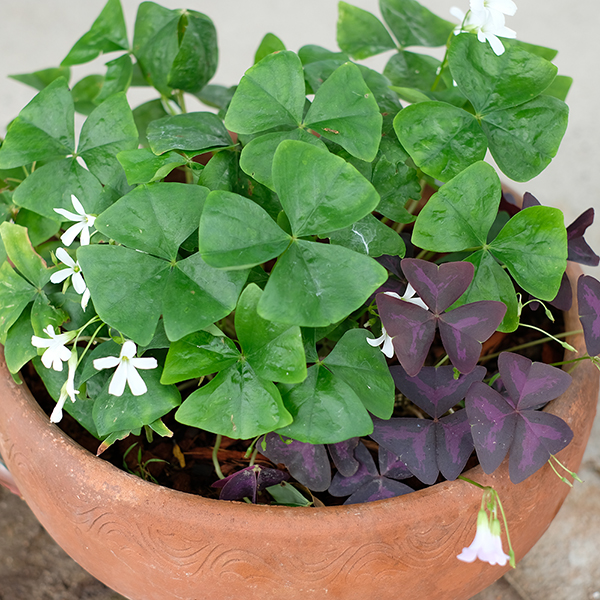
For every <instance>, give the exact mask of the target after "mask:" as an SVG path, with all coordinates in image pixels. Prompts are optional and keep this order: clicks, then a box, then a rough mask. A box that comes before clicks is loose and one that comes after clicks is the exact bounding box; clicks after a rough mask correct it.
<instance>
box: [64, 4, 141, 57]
mask: <svg viewBox="0 0 600 600" xmlns="http://www.w3.org/2000/svg"><path fill="white" fill-rule="evenodd" d="M128 48H129V42H128V41H127V28H126V27H125V19H124V17H123V9H122V8H121V2H120V0H108V2H107V3H106V5H105V6H104V8H103V9H102V12H101V13H100V15H99V16H98V18H97V19H96V20H95V21H94V23H93V25H92V26H91V28H90V30H89V31H87V32H86V33H84V34H83V35H82V36H81V37H80V38H79V39H78V40H77V42H76V43H75V45H74V46H73V47H72V48H71V50H69V54H67V56H66V58H65V59H64V60H63V61H62V63H61V64H62V65H79V64H82V63H86V62H89V61H91V60H93V59H94V58H96V57H97V56H99V55H100V54H101V53H102V52H114V51H115V50H127V49H128Z"/></svg>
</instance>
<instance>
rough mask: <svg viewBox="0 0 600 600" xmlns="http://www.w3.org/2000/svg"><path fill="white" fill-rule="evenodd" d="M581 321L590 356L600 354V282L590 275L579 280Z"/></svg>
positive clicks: (578, 299)
mask: <svg viewBox="0 0 600 600" xmlns="http://www.w3.org/2000/svg"><path fill="white" fill-rule="evenodd" d="M577 303H578V305H579V320H580V321H581V326H582V327H583V335H584V337H585V345H586V347H587V351H588V354H589V355H590V356H597V355H598V354H600V281H598V280H597V279H595V278H594V277H591V276H590V275H582V276H581V277H580V278H579V279H578V280H577Z"/></svg>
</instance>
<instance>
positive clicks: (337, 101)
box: [304, 62, 382, 161]
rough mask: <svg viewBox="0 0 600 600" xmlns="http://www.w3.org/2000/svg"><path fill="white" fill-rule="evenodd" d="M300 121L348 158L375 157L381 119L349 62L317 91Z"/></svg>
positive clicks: (356, 70)
mask: <svg viewBox="0 0 600 600" xmlns="http://www.w3.org/2000/svg"><path fill="white" fill-rule="evenodd" d="M304 122H305V124H306V126H307V127H309V128H310V129H313V130H314V131H316V132H318V133H319V134H320V135H322V136H323V137H325V138H327V139H329V140H331V141H333V142H335V143H336V144H339V145H340V146H342V148H344V149H345V150H347V151H348V152H350V154H352V156H356V157H357V158H360V159H361V160H366V161H372V160H373V159H374V158H375V156H376V155H377V150H378V148H379V142H380V141H381V124H382V116H381V114H380V113H379V107H378V105H377V101H376V100H375V97H374V95H373V93H372V92H371V90H370V89H369V88H368V87H367V84H366V83H365V81H364V79H363V77H362V75H361V73H360V70H359V68H358V67H357V66H356V65H354V64H352V63H350V62H348V63H345V64H343V65H342V66H341V67H339V68H337V69H336V70H335V71H334V72H333V73H332V74H331V76H330V77H328V78H327V81H325V82H324V83H323V85H322V86H321V87H320V88H319V90H318V91H317V93H316V95H315V99H314V100H313V103H312V104H311V106H310V108H309V109H308V113H307V114H306V117H305V118H304Z"/></svg>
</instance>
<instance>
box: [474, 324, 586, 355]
mask: <svg viewBox="0 0 600 600" xmlns="http://www.w3.org/2000/svg"><path fill="white" fill-rule="evenodd" d="M581 332H582V330H581V329H578V330H575V331H565V332H564V333H559V334H557V335H556V336H554V337H556V338H563V337H569V336H570V335H576V334H578V333H581ZM542 333H545V332H542ZM551 339H552V338H550V337H544V338H540V339H539V340H535V341H533V342H527V343H526V344H519V345H518V346H513V347H512V348H509V349H508V350H502V352H514V351H515V350H524V349H525V348H531V347H532V346H537V345H538V344H545V343H546V342H549V341H550V340H551ZM502 352H494V354H487V355H486V356H482V357H481V358H480V359H479V362H480V363H484V362H487V361H488V360H492V359H493V358H497V357H498V356H500V354H502Z"/></svg>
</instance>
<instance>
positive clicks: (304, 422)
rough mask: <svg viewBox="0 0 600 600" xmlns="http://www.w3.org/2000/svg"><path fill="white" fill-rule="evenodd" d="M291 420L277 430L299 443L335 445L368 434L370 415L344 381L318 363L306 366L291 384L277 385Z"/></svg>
mask: <svg viewBox="0 0 600 600" xmlns="http://www.w3.org/2000/svg"><path fill="white" fill-rule="evenodd" d="M281 394H282V398H283V402H284V404H285V406H286V408H287V409H288V410H289V411H290V413H291V414H292V417H293V419H294V421H293V423H291V424H290V425H288V426H287V427H284V428H282V429H279V430H278V431H277V433H280V434H281V435H284V436H287V437H291V438H293V439H295V440H298V441H300V442H308V443H311V444H335V443H337V442H342V441H344V440H347V439H349V438H352V437H359V436H363V435H368V434H369V433H371V431H372V428H373V424H372V422H371V417H370V416H369V413H368V412H367V411H366V409H365V408H364V406H363V405H362V403H361V401H360V399H359V398H358V396H356V394H355V393H354V392H353V391H352V388H350V387H349V386H348V385H347V384H346V383H344V382H343V381H342V380H341V379H340V378H339V377H336V376H335V375H334V374H332V373H331V371H329V370H328V369H326V368H325V367H323V366H322V365H319V364H316V365H313V366H312V367H310V369H308V376H307V378H306V379H305V380H304V381H303V382H302V383H300V384H298V385H295V386H281Z"/></svg>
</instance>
